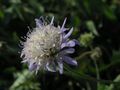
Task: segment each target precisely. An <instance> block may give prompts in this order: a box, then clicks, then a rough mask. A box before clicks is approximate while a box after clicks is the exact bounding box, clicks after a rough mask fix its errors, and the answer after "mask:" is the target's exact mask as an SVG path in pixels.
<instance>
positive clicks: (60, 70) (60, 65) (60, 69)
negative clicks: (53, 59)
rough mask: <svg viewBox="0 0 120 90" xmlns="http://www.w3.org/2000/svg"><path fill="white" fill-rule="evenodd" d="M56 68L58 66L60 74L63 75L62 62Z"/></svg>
mask: <svg viewBox="0 0 120 90" xmlns="http://www.w3.org/2000/svg"><path fill="white" fill-rule="evenodd" d="M58 66H59V72H60V74H63V63H62V62H58Z"/></svg>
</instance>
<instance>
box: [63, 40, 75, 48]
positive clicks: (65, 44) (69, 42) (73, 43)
mask: <svg viewBox="0 0 120 90" xmlns="http://www.w3.org/2000/svg"><path fill="white" fill-rule="evenodd" d="M74 46H75V42H74V41H73V40H70V41H68V42H64V43H62V44H61V49H62V48H64V47H74Z"/></svg>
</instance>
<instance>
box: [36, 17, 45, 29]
mask: <svg viewBox="0 0 120 90" xmlns="http://www.w3.org/2000/svg"><path fill="white" fill-rule="evenodd" d="M35 22H36V27H38V28H41V27H42V26H43V22H42V21H41V20H40V19H35Z"/></svg>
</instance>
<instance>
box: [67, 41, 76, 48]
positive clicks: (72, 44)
mask: <svg viewBox="0 0 120 90" xmlns="http://www.w3.org/2000/svg"><path fill="white" fill-rule="evenodd" d="M67 45H68V46H69V47H74V46H75V42H74V41H73V40H70V41H69V42H68V43H67Z"/></svg>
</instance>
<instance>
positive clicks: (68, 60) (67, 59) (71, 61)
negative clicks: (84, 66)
mask: <svg viewBox="0 0 120 90" xmlns="http://www.w3.org/2000/svg"><path fill="white" fill-rule="evenodd" d="M63 60H64V61H65V62H66V63H68V64H70V65H75V66H76V65H77V61H76V60H74V59H72V58H70V57H68V56H63Z"/></svg>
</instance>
